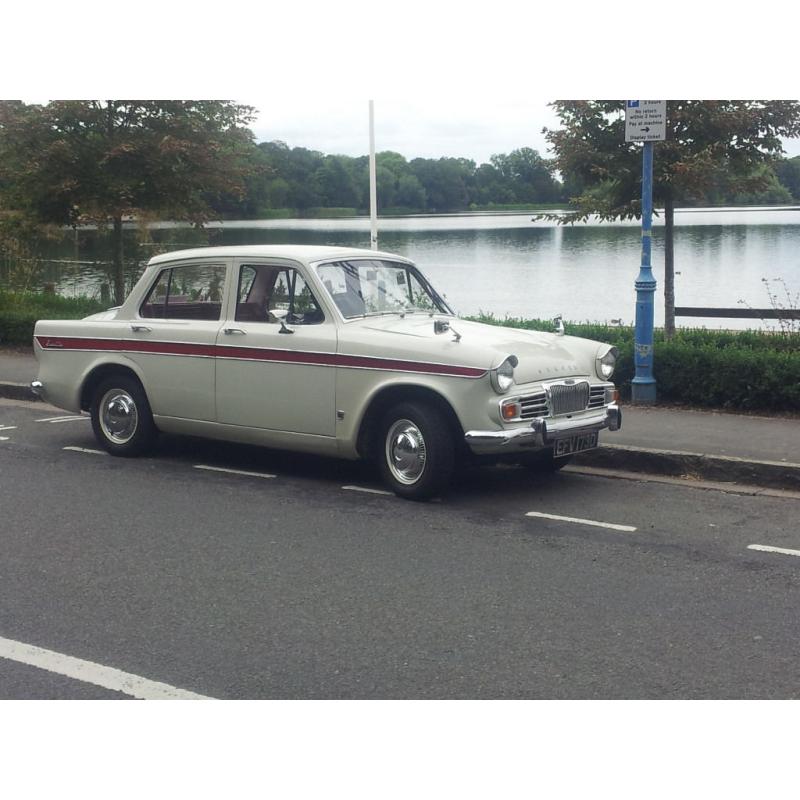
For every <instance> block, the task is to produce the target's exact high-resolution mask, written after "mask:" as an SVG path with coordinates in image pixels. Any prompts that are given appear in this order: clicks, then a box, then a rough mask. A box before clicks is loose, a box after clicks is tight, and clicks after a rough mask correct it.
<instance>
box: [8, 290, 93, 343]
mask: <svg viewBox="0 0 800 800" xmlns="http://www.w3.org/2000/svg"><path fill="white" fill-rule="evenodd" d="M104 309H105V305H104V304H103V303H101V302H100V301H99V300H94V299H92V298H89V297H60V296H59V295H56V294H49V293H41V294H38V293H34V292H6V291H0V345H4V344H13V345H30V344H31V342H32V340H33V326H34V325H35V324H36V320H39V319H80V318H81V317H86V316H88V315H89V314H95V313H96V312H98V311H103V310H104Z"/></svg>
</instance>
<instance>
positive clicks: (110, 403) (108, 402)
mask: <svg viewBox="0 0 800 800" xmlns="http://www.w3.org/2000/svg"><path fill="white" fill-rule="evenodd" d="M138 424H139V413H138V412H137V410H136V403H135V402H134V400H133V398H132V397H131V396H130V395H129V394H128V393H127V392H126V391H124V390H123V389H110V390H109V391H107V392H106V393H105V394H104V395H103V399H102V400H101V402H100V427H101V428H102V430H103V433H104V434H105V435H106V437H107V438H108V439H109V440H110V441H112V442H114V444H125V443H126V442H129V441H130V440H131V439H132V438H133V434H134V433H136V427H137V425H138Z"/></svg>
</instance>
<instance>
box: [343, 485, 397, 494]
mask: <svg viewBox="0 0 800 800" xmlns="http://www.w3.org/2000/svg"><path fill="white" fill-rule="evenodd" d="M342 489H347V491H348V492H368V493H369V494H389V495H391V494H393V492H387V491H386V490H385V489H370V488H369V487H368V486H342Z"/></svg>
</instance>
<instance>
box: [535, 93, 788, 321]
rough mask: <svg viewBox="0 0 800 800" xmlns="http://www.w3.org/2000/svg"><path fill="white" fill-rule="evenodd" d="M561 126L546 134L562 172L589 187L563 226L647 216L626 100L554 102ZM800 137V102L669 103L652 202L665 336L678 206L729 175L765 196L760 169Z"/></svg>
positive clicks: (738, 186) (734, 184)
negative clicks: (659, 241) (656, 207)
mask: <svg viewBox="0 0 800 800" xmlns="http://www.w3.org/2000/svg"><path fill="white" fill-rule="evenodd" d="M552 106H553V107H554V108H555V110H556V113H557V114H558V117H559V119H560V121H561V125H562V127H561V128H559V129H558V130H548V129H545V131H544V132H545V136H546V138H547V140H548V142H549V143H550V145H551V148H552V150H553V152H554V154H555V166H556V168H557V169H558V170H559V171H560V172H561V174H562V176H564V178H565V182H566V181H569V182H573V183H574V184H575V185H577V186H580V187H582V191H581V193H580V194H578V195H576V196H572V197H571V198H570V202H571V203H572V204H573V206H574V209H575V210H574V211H573V212H572V213H570V214H568V215H567V216H566V217H562V218H561V219H560V221H561V222H575V221H577V220H583V219H586V218H587V217H589V216H590V215H592V214H596V215H598V216H599V217H600V219H605V220H610V219H617V218H622V219H631V218H633V217H640V216H641V146H640V145H637V144H633V143H626V142H625V117H624V101H621V100H598V101H592V100H580V101H558V102H555V103H552ZM798 135H800V103H798V102H796V101H793V100H711V101H700V100H670V101H668V103H667V139H666V141H664V142H656V143H655V146H654V171H653V196H654V202H655V203H657V204H658V203H660V204H663V207H664V225H665V231H664V305H665V332H666V334H667V336H671V335H672V334H673V333H674V331H675V289H674V255H673V253H674V248H673V231H674V213H675V202H676V201H685V200H691V199H693V198H698V197H702V196H704V194H705V193H706V192H707V191H708V190H709V189H710V188H711V187H712V186H713V185H714V182H715V179H716V176H717V175H718V174H719V171H720V170H722V171H724V172H725V174H726V179H727V181H728V188H729V189H730V190H731V191H732V192H734V193H748V192H758V191H763V190H765V189H767V188H768V187H769V182H770V181H769V175H768V174H767V173H766V172H765V171H764V170H763V169H760V168H761V167H762V166H763V165H769V164H771V163H773V162H774V161H775V159H776V157H777V156H778V155H780V154H781V153H782V152H783V148H782V144H781V137H796V136H798Z"/></svg>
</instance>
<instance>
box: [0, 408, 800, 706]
mask: <svg viewBox="0 0 800 800" xmlns="http://www.w3.org/2000/svg"><path fill="white" fill-rule="evenodd" d="M68 416H70V415H67V414H66V413H65V412H59V411H57V410H52V409H49V408H48V407H46V406H43V405H41V404H38V405H37V404H29V403H13V402H10V401H0V428H2V429H0V437H5V438H4V439H2V440H0V553H2V556H1V557H0V697H2V698H28V697H58V698H62V697H63V698H69V697H76V698H86V697H103V698H106V697H120V698H123V697H128V696H130V693H126V692H125V691H115V690H112V689H109V688H101V686H98V685H96V684H95V683H92V682H91V680H92V675H93V672H92V670H93V669H95V668H97V667H99V668H101V669H102V668H112V669H113V670H122V671H124V672H125V673H127V674H129V675H133V676H139V677H141V678H143V679H147V681H154V682H160V683H164V684H167V685H168V686H170V687H176V688H177V689H179V690H184V691H187V692H193V693H197V694H200V695H203V696H208V697H214V698H792V697H798V696H800V666H799V665H800V615H798V614H797V608H798V607H800V557H797V556H793V555H790V554H783V553H773V552H763V551H756V550H752V549H748V547H749V546H750V545H753V544H758V545H766V546H771V547H778V548H786V549H794V550H798V551H800V524H798V519H799V518H800V501H798V500H797V499H791V498H779V497H765V496H744V495H737V494H730V493H723V492H720V491H706V490H701V489H698V488H695V487H694V486H693V485H692V484H686V485H665V484H660V483H651V482H646V481H631V480H617V479H611V478H607V477H597V476H590V475H586V474H581V473H580V472H577V471H571V470H565V471H564V472H562V473H559V474H557V475H554V476H546V477H539V478H534V477H533V476H531V474H530V473H527V472H525V471H524V470H521V469H515V468H514V469H512V468H495V469H483V470H479V471H476V472H475V473H473V474H470V475H468V476H467V477H466V478H464V479H463V481H462V482H461V483H460V485H459V486H457V487H456V488H455V489H454V491H453V492H452V493H451V494H449V495H447V496H446V497H444V498H443V499H442V500H441V501H435V502H432V503H427V504H418V503H410V502H407V501H402V500H399V499H397V498H395V497H394V496H392V495H386V494H377V493H372V492H365V491H358V490H354V489H345V488H343V487H345V486H357V487H361V488H366V489H375V490H378V491H380V490H381V488H382V487H381V486H380V484H379V483H378V482H377V480H376V478H375V476H374V475H373V474H372V471H371V469H370V468H369V467H367V466H364V465H360V464H351V463H347V462H339V461H333V460H326V459H316V458H310V457H300V456H296V455H287V454H279V453H275V452H269V451H265V450H259V449H255V448H248V447H242V446H232V445H222V444H218V443H209V442H199V441H195V440H190V439H179V438H165V439H164V441H163V442H162V444H161V447H160V449H159V450H158V452H157V453H156V454H155V455H154V456H153V457H150V458H143V459H137V460H125V459H116V458H112V457H111V456H108V455H101V454H98V453H96V452H91V451H93V450H97V445H96V443H95V442H94V439H93V436H92V433H91V428H90V425H89V423H88V421H86V420H71V421H59V420H54V421H41V420H51V418H53V417H68ZM67 447H69V448H83V450H80V449H78V450H65V449H64V448H67ZM198 465H199V466H206V467H222V468H225V469H232V470H239V471H247V472H255V473H260V475H257V476H252V475H251V476H248V475H241V474H237V473H234V472H218V471H213V470H209V469H198V468H197V466H198ZM262 475H272V476H274V477H262ZM528 512H537V513H540V514H548V515H556V516H561V517H570V518H581V519H588V520H591V521H599V522H604V523H610V524H614V525H618V526H624V527H625V528H635V530H627V529H624V530H623V529H612V528H604V527H596V526H590V525H587V524H584V523H580V522H574V521H569V520H564V519H552V518H549V517H538V516H537V517H531V516H527V514H528ZM4 642H12V643H21V644H20V646H22V645H25V646H27V645H31V646H35V647H37V648H44V649H46V650H47V651H53V653H55V654H57V655H56V656H54V657H53V658H54V659H55V661H54V663H55V664H56V666H55V667H54V669H55V670H56V671H45V670H44V669H40V668H38V667H35V666H30V665H29V664H26V663H21V662H20V661H19V660H16V659H15V658H9V657H8V655H5V656H4V655H3V652H4V651H3V646H4V645H3V643H4ZM12 649H13V648H12ZM60 656H64V657H65V658H66V657H70V658H72V659H81V660H82V662H81V664H83V662H89V663H90V665H94V666H89V667H86V668H85V672H82V671H81V670H83V669H84V667H83V666H79V667H78V668H77V673H75V672H73V673H67V674H64V672H59V669H60V667H59V666H58V664H60V663H61V662H60V661H59V658H60ZM70 674H73V675H74V674H78V675H81V676H84V677H87V678H88V680H84V679H78V678H76V677H70Z"/></svg>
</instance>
